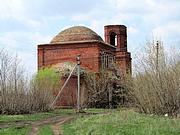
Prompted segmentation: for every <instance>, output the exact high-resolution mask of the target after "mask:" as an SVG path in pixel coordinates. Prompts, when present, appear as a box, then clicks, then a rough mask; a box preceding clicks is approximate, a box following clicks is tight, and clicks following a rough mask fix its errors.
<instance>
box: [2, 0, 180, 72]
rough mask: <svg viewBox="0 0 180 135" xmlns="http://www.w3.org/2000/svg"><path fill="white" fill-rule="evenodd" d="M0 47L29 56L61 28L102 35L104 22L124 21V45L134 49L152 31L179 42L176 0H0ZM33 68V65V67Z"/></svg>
mask: <svg viewBox="0 0 180 135" xmlns="http://www.w3.org/2000/svg"><path fill="white" fill-rule="evenodd" d="M0 2H1V5H0V21H1V26H0V47H7V48H10V49H12V50H15V51H17V52H18V53H20V56H22V57H23V55H24V57H23V61H24V62H25V63H26V65H28V64H29V63H28V62H27V61H25V59H24V58H26V59H33V60H34V61H32V63H33V67H35V66H36V60H37V59H36V49H37V48H36V47H37V46H36V45H37V44H40V43H49V41H50V40H51V39H52V37H53V36H55V35H56V34H57V33H59V32H60V31H61V30H63V29H65V28H68V27H70V26H74V25H84V26H87V27H89V28H91V29H92V30H94V31H95V32H96V33H98V34H99V35H100V36H101V37H102V38H103V37H104V25H107V24H124V25H126V26H127V29H128V47H129V49H130V50H136V48H137V47H139V44H140V43H142V42H143V41H145V39H146V38H150V36H151V35H152V33H153V34H154V35H157V36H159V37H162V38H163V40H166V41H168V40H171V41H172V42H178V43H179V38H178V37H179V36H180V31H179V30H180V14H179V12H178V11H179V9H180V1H179V0H171V1H169V0H158V1H157V0H134V1H132V0H99V1H95V0H91V1H84V0H76V1H72V0H71V1H70V0H69V1H68V0H67V1H64V0H54V1H52V0H5V1H4V0H0ZM33 69H35V68H33Z"/></svg>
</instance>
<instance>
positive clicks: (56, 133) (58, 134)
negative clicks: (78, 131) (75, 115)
mask: <svg viewBox="0 0 180 135" xmlns="http://www.w3.org/2000/svg"><path fill="white" fill-rule="evenodd" d="M71 119H72V118H70V117H66V118H64V119H63V120H62V121H61V122H59V123H55V124H53V125H52V126H51V127H52V130H53V132H54V135H63V132H62V130H61V129H60V125H62V124H64V123H65V122H68V121H70V120H71Z"/></svg>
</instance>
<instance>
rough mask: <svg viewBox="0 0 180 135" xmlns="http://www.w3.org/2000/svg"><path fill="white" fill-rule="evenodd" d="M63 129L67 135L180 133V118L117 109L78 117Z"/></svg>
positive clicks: (154, 134)
mask: <svg viewBox="0 0 180 135" xmlns="http://www.w3.org/2000/svg"><path fill="white" fill-rule="evenodd" d="M63 129H64V134H65V135H180V120H177V119H170V118H166V117H158V116H150V115H144V114H139V113H136V112H134V111H132V110H117V111H112V112H110V113H107V114H98V115H93V116H86V117H81V118H77V119H76V120H75V121H73V122H72V123H69V124H65V125H63Z"/></svg>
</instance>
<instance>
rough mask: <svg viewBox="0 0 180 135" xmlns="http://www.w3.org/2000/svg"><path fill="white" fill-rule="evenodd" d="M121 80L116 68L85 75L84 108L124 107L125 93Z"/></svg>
mask: <svg viewBox="0 0 180 135" xmlns="http://www.w3.org/2000/svg"><path fill="white" fill-rule="evenodd" d="M122 83H123V79H122V78H121V76H119V75H118V74H117V70H116V68H114V69H113V70H112V69H110V70H109V69H107V70H105V69H104V70H100V73H98V74H95V73H86V74H85V84H86V90H87V92H88V94H87V95H89V96H88V99H87V101H86V106H88V107H91V108H117V107H118V106H121V107H122V106H125V104H126V103H127V102H126V100H127V98H126V95H127V93H126V91H125V87H124V86H125V85H123V84H122Z"/></svg>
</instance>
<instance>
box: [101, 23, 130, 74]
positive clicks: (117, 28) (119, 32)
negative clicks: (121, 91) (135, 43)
mask: <svg viewBox="0 0 180 135" xmlns="http://www.w3.org/2000/svg"><path fill="white" fill-rule="evenodd" d="M104 36H105V42H106V43H108V44H110V45H113V46H115V47H116V64H117V65H118V67H119V71H120V73H122V74H127V73H131V54H130V53H129V52H128V51H127V27H126V26H125V25H106V26H104Z"/></svg>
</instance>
